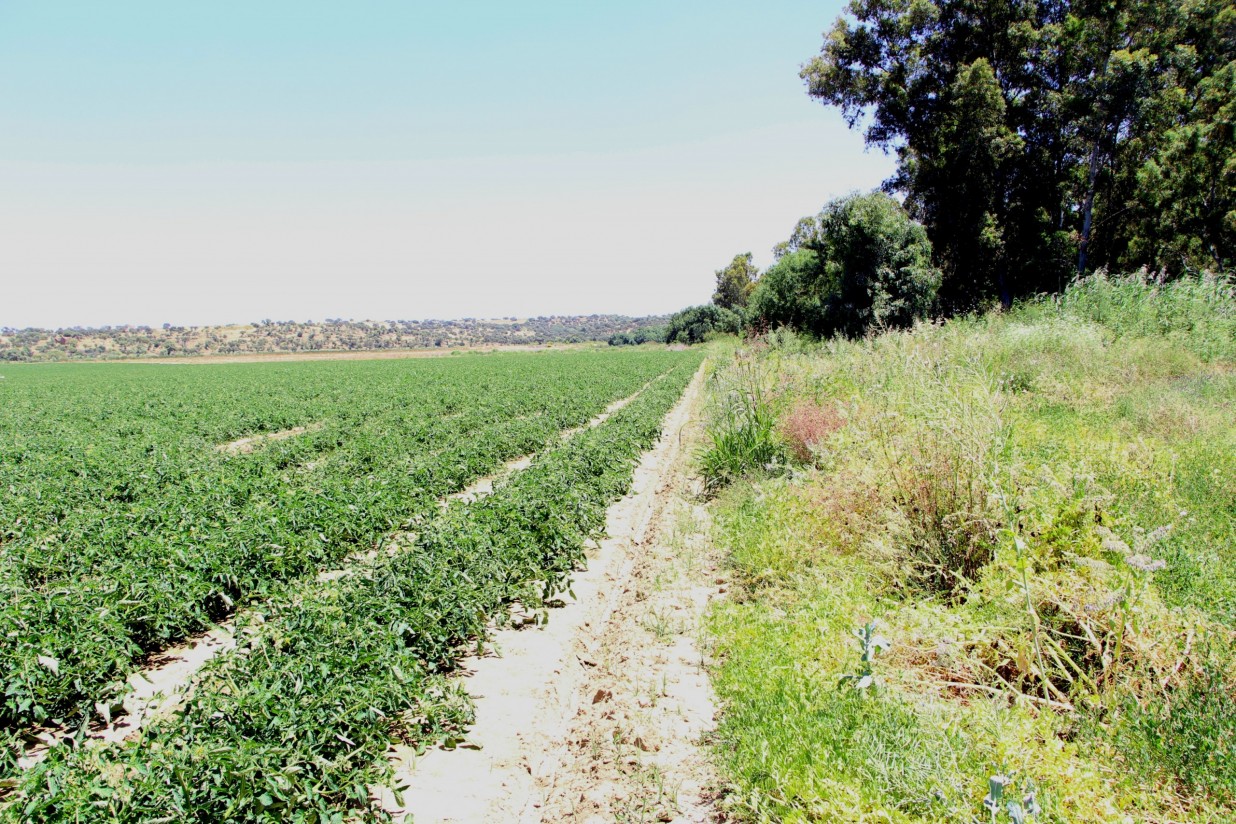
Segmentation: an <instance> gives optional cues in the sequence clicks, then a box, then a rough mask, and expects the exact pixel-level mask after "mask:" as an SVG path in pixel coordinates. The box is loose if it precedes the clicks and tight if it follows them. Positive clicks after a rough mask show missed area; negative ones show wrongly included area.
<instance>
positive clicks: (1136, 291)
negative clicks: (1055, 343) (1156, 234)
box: [1022, 270, 1236, 360]
mask: <svg viewBox="0 0 1236 824" xmlns="http://www.w3.org/2000/svg"><path fill="white" fill-rule="evenodd" d="M1048 307H1050V308H1052V309H1055V310H1056V311H1058V312H1060V313H1061V314H1063V315H1066V316H1069V317H1073V318H1078V319H1082V320H1088V321H1091V322H1093V323H1096V324H1099V325H1101V326H1103V327H1105V328H1107V329H1109V330H1111V331H1112V332H1113V333H1115V334H1116V335H1119V336H1124V337H1147V338H1167V339H1168V340H1169V341H1172V342H1173V343H1175V344H1177V345H1180V346H1182V347H1184V348H1186V349H1188V350H1190V351H1192V352H1195V353H1196V354H1198V355H1199V356H1201V357H1202V358H1204V359H1206V360H1214V359H1216V358H1223V359H1227V360H1231V359H1233V358H1236V284H1233V282H1232V280H1231V278H1230V277H1228V276H1224V275H1214V274H1202V275H1198V276H1186V277H1182V278H1178V279H1175V280H1168V281H1165V280H1164V279H1163V278H1162V277H1161V276H1156V275H1153V274H1150V273H1148V272H1146V271H1145V270H1142V271H1140V272H1136V273H1134V274H1131V275H1119V276H1114V275H1107V274H1106V273H1099V274H1095V275H1092V276H1090V277H1088V278H1085V279H1083V280H1080V281H1078V282H1076V283H1073V284H1072V285H1070V286H1069V287H1068V288H1067V289H1065V291H1064V293H1063V294H1061V295H1060V296H1058V297H1056V298H1050V299H1048V298H1044V299H1042V300H1040V301H1038V302H1036V303H1032V304H1028V305H1027V306H1025V307H1023V310H1022V311H1023V314H1024V315H1026V316H1034V315H1041V314H1042V313H1043V312H1044V311H1045V310H1047V309H1048Z"/></svg>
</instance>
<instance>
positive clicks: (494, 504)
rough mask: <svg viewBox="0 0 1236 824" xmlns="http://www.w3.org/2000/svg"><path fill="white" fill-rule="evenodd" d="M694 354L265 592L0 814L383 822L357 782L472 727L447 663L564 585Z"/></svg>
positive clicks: (65, 751)
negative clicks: (175, 695) (140, 708)
mask: <svg viewBox="0 0 1236 824" xmlns="http://www.w3.org/2000/svg"><path fill="white" fill-rule="evenodd" d="M697 365H698V360H697V359H696V358H683V359H681V360H680V361H679V363H678V364H677V365H676V366H675V367H674V368H673V370H672V371H671V372H669V373H668V374H667V375H666V377H665V378H664V379H662V380H659V381H657V382H655V383H653V384H652V385H650V386H649V387H648V388H647V389H646V390H645V391H644V392H643V393H642V394H640V395H639V396H638V397H637V398H636V399H634V400H633V401H632V402H631V403H630V404H628V405H626V406H625V407H624V408H622V409H621V410H618V411H616V412H615V413H614V414H613V415H612V416H610V417H609V418H608V419H607V420H606V421H604V423H602V424H600V425H598V426H596V427H595V428H591V429H585V430H583V431H580V432H578V433H577V434H576V435H575V436H574V437H572V438H570V439H569V440H568V441H566V442H565V443H562V444H560V445H558V446H556V447H555V448H553V449H550V450H547V451H545V452H543V453H541V454H540V455H538V456H537V457H536V459H534V460H533V461H532V463H531V465H530V466H529V467H528V468H527V469H525V470H523V471H520V472H517V473H515V474H513V475H511V476H510V477H508V478H506V479H502V480H500V481H498V482H497V483H496V485H495V489H494V491H493V493H492V494H490V495H488V496H486V497H484V498H481V499H479V500H458V501H455V502H453V503H452V504H451V506H449V507H448V508H447V510H446V511H445V512H442V513H440V514H438V515H437V516H435V517H433V518H432V519H430V520H429V521H427V522H426V523H425V524H424V526H423V528H421V529H419V530H418V533H417V535H416V536H415V541H414V542H413V543H412V545H411V546H409V547H407V548H406V549H404V550H403V551H400V552H398V553H397V554H395V555H391V556H388V555H385V554H381V555H379V557H377V558H375V559H373V560H372V561H371V562H368V563H366V564H365V565H364V568H363V569H362V570H359V571H358V573H357V574H353V575H349V576H347V577H345V578H342V579H339V580H335V581H329V582H325V583H317V582H307V583H305V584H303V585H301V586H298V587H292V588H290V589H289V591H288V592H287V593H285V594H281V595H279V596H278V597H276V598H274V599H272V600H271V602H270V603H269V604H267V606H266V608H265V610H264V613H263V615H262V620H260V621H258V620H254V621H252V622H251V623H250V624H249V625H247V626H246V627H244V628H243V629H244V635H243V642H242V643H241V645H240V646H238V647H237V648H236V649H235V650H233V651H231V652H229V653H227V654H226V655H222V656H220V657H219V658H217V659H216V660H215V661H213V662H212V663H211V664H210V665H209V666H208V667H207V668H206V670H205V671H204V672H203V675H202V679H201V681H200V683H199V684H198V685H197V687H196V688H195V689H194V690H193V692H192V694H191V695H190V696H189V697H188V699H187V700H186V701H185V703H184V705H183V707H182V711H181V712H179V713H177V714H175V715H172V716H169V717H166V718H160V719H158V720H156V721H155V722H153V723H152V724H151V725H149V726H148V727H147V728H146V729H144V730H143V731H142V733H141V734H140V735H139V736H138V738H137V739H136V740H134V741H130V742H126V743H124V744H122V745H118V746H101V747H90V748H79V749H76V750H74V749H70V748H68V747H57V748H55V749H54V750H53V751H52V752H51V753H50V754H49V757H48V758H47V760H46V761H44V762H43V763H42V764H39V765H37V766H35V767H34V768H33V769H32V770H30V771H29V772H28V773H27V774H26V775H24V776H23V778H22V787H21V792H20V794H19V796H18V797H16V798H15V800H13V801H12V802H11V803H9V804H8V805H7V806H6V807H5V808H4V809H3V811H2V812H0V818H2V819H4V820H13V821H18V820H21V821H51V820H79V821H96V820H97V821H104V820H106V821H137V820H152V819H164V820H177V821H217V820H230V821H286V820H294V819H295V820H305V821H341V820H343V818H344V816H347V817H348V819H349V820H382V819H383V818H384V816H385V814H384V813H382V812H381V810H380V809H379V808H378V807H377V806H376V802H375V800H374V799H373V798H372V797H371V792H370V787H371V786H375V785H381V784H384V783H386V782H387V781H388V780H389V779H390V777H391V767H390V764H389V762H388V760H387V751H388V749H389V747H390V746H391V744H392V742H394V741H404V742H408V743H412V744H413V745H415V746H426V745H428V744H430V743H432V742H434V741H438V740H442V739H444V738H450V737H454V736H457V735H458V734H459V730H460V729H461V728H462V727H463V726H465V725H466V724H467V723H468V721H469V715H470V709H469V703H468V699H467V697H466V695H465V694H464V693H463V692H462V690H461V689H460V688H459V686H458V685H457V684H456V683H454V681H453V680H452V679H450V678H448V677H446V674H447V673H449V672H450V670H451V669H452V667H453V666H454V662H455V661H456V660H457V658H458V656H459V655H460V654H461V652H462V651H463V650H464V649H465V647H467V646H471V645H475V644H476V643H478V638H480V637H482V636H483V635H484V633H485V631H486V627H487V625H488V623H489V622H490V621H491V620H492V619H498V620H501V619H502V617H503V616H504V615H505V614H507V610H508V609H509V605H510V604H511V603H512V602H520V603H521V604H522V605H523V606H524V607H526V608H528V609H532V610H536V609H541V608H543V607H544V605H545V604H546V601H547V599H550V598H552V597H553V596H554V594H555V593H558V592H562V591H565V590H566V589H567V588H568V587H569V581H570V576H571V573H572V571H573V570H574V569H575V568H576V567H577V565H578V564H579V562H580V561H581V560H582V557H583V547H584V543H585V541H586V540H587V539H588V538H590V537H592V536H594V535H595V534H596V533H597V532H598V530H600V529H601V528H602V527H603V524H604V517H605V511H606V507H607V506H608V504H609V503H610V502H611V501H612V500H615V499H616V498H618V497H620V496H621V495H622V494H623V493H624V492H625V490H626V488H627V487H628V485H629V483H630V479H631V469H632V465H633V462H634V460H635V459H636V458H637V457H638V455H639V454H640V453H641V452H642V451H643V450H644V449H646V448H648V447H649V446H650V445H651V444H652V443H653V442H654V441H655V439H656V437H657V436H658V434H659V431H660V427H661V421H662V418H663V416H664V414H665V412H666V411H667V410H668V409H669V408H670V407H671V406H672V405H673V404H674V402H675V400H676V399H677V398H678V396H679V395H680V394H681V392H682V390H683V388H684V387H685V385H686V384H687V382H688V380H689V379H690V377H691V375H692V373H693V372H694V370H695V367H696V366H697Z"/></svg>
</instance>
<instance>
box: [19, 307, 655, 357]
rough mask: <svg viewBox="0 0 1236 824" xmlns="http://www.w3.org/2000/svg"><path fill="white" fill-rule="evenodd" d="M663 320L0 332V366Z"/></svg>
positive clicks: (452, 338)
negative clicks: (19, 363)
mask: <svg viewBox="0 0 1236 824" xmlns="http://www.w3.org/2000/svg"><path fill="white" fill-rule="evenodd" d="M666 321H667V317H666V316H663V315H652V316H647V317H627V316H625V315H553V316H547V317H536V318H527V319H520V318H500V319H495V320H478V319H476V318H464V319H462V320H419V321H418V320H398V321H353V320H341V319H331V318H328V319H327V320H325V321H322V322H314V321H305V322H304V323H299V322H297V321H274V320H263V321H260V322H258V323H251V324H245V325H239V326H172V325H171V324H164V325H163V326H162V327H150V326H103V327H98V328H87V327H80V326H75V327H72V328H66V329H55V330H51V329H11V328H7V327H6V328H3V329H0V361H10V362H13V361H55V360H95V359H109V358H144V357H183V356H194V355H238V354H258V353H271V352H289V353H294V352H336V351H344V352H346V351H368V350H382V349H425V348H438V347H442V348H450V349H454V348H463V347H469V346H492V345H510V344H524V345H527V344H546V343H582V342H585V341H608V340H610V339H611V338H614V337H615V336H621V337H623V338H624V339H629V340H634V339H636V338H639V339H641V340H643V339H662V340H663V339H664V332H663V331H662V330H663V327H664V326H665V323H666Z"/></svg>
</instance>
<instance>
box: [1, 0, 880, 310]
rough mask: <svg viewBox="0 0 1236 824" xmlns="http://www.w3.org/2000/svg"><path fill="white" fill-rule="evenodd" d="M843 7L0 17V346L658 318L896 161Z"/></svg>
mask: <svg viewBox="0 0 1236 824" xmlns="http://www.w3.org/2000/svg"><path fill="white" fill-rule="evenodd" d="M840 8H841V6H840V3H836V2H834V3H825V4H813V3H806V2H792V3H786V4H781V5H779V6H778V7H776V8H770V9H764V8H761V9H759V10H755V9H752V8H751V7H749V6H746V5H744V4H737V3H731V4H709V5H704V4H702V3H694V4H689V5H678V6H674V7H663V6H662V5H659V4H653V3H647V2H642V3H633V4H628V5H626V6H623V7H622V8H602V7H591V6H588V7H584V6H578V5H576V4H570V3H549V2H541V3H537V4H535V5H531V6H527V7H523V8H518V9H516V8H512V7H509V6H507V5H504V4H498V3H488V2H487V3H465V4H453V5H452V6H451V7H449V8H439V7H436V6H430V5H428V4H422V3H411V4H403V3H394V2H376V1H375V2H363V3H358V4H350V5H349V6H348V7H347V8H346V9H344V8H341V7H338V6H336V5H334V4H329V3H312V2H309V3H290V2H286V0H279V2H271V3H268V4H263V5H262V6H261V7H252V6H250V5H247V4H242V3H237V2H223V3H218V4H212V5H211V6H209V7H176V8H173V7H169V6H167V5H166V4H160V3H156V2H153V1H152V0H143V2H131V1H126V2H120V3H115V4H107V5H106V6H104V5H102V4H91V3H87V2H84V1H83V0H77V2H39V3H36V2H30V1H29V0H17V2H10V3H7V4H5V5H4V6H3V7H0V71H2V72H3V73H4V75H5V76H8V77H20V78H21V79H22V82H21V83H20V84H17V83H14V84H10V85H7V86H3V87H0V157H2V158H4V160H3V161H0V279H2V281H3V282H2V284H0V285H2V286H3V293H2V294H3V298H0V326H7V327H15V328H25V327H40V328H67V327H73V326H90V327H99V326H105V325H110V326H120V325H145V326H159V325H162V324H163V323H171V324H173V325H176V326H202V325H223V324H233V323H251V322H255V321H258V320H260V319H262V318H324V317H349V318H357V319H362V318H363V319H369V320H379V319H402V320H412V319H458V318H464V317H473V318H500V317H509V316H517V317H530V316H539V315H567V314H570V315H580V314H582V315H588V314H623V315H632V316H640V315H649V314H666V313H669V312H673V311H675V310H677V309H680V308H683V307H684V306H687V305H691V304H697V303H702V302H705V301H707V300H708V297H709V295H710V294H711V291H712V286H713V271H714V270H716V269H719V268H721V267H722V266H724V265H725V264H726V263H728V262H729V260H730V258H731V257H732V256H733V255H734V254H736V253H739V252H747V251H750V252H753V253H754V254H755V256H756V260H757V262H758V263H760V264H761V265H765V264H767V263H768V262H770V260H771V252H770V250H771V247H772V246H773V245H774V244H775V243H777V242H778V241H779V240H783V239H784V238H785V237H786V236H788V234H789V232H790V231H791V229H792V228H793V226H794V223H795V222H796V221H797V219H798V218H799V217H801V216H803V215H806V214H810V213H814V212H815V211H817V210H818V209H819V208H820V207H821V206H822V205H823V204H824V202H826V201H827V200H828V199H830V198H831V197H835V196H837V195H840V194H844V193H846V192H848V191H851V190H855V189H869V188H872V187H873V186H876V185H878V184H879V183H880V182H881V181H882V180H883V179H884V178H885V177H887V176H888V175H889V174H890V172H891V170H892V167H893V164H892V160H891V159H890V158H887V157H885V156H883V155H881V154H878V153H867V152H864V151H863V147H862V141H861V136H860V135H859V134H857V133H855V132H853V131H850V130H849V129H847V127H846V126H845V124H844V122H843V120H842V119H841V116H840V115H839V114H838V113H836V112H833V111H830V110H827V109H825V108H824V107H822V106H820V105H819V104H817V103H815V102H813V101H811V100H810V99H808V97H807V96H806V94H805V93H804V91H803V87H802V83H801V82H800V81H799V80H798V78H797V71H798V67H799V65H800V64H801V63H802V62H803V61H805V60H807V59H809V58H810V57H811V56H812V55H813V54H815V53H816V52H817V51H818V49H819V46H820V43H821V42H822V40H821V38H822V35H821V32H822V31H824V30H825V29H826V28H827V27H828V26H829V25H830V24H831V22H832V20H833V19H834V18H835V17H836V16H837V14H838V13H839V12H840Z"/></svg>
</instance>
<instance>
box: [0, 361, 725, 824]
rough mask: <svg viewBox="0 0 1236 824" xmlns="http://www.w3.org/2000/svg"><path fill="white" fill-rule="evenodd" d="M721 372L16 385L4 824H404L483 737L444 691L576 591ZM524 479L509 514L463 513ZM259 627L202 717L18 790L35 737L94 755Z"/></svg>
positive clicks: (222, 369)
mask: <svg viewBox="0 0 1236 824" xmlns="http://www.w3.org/2000/svg"><path fill="white" fill-rule="evenodd" d="M699 361H700V356H699V355H698V354H696V353H692V352H669V351H625V352H596V353H586V352H576V353H563V354H553V353H544V354H533V355H515V354H511V355H492V356H478V357H464V358H443V359H433V360H420V361H375V362H325V363H322V362H318V363H283V364H245V365H198V366H176V367H169V366H155V365H100V366H88V365H39V366H34V365H30V366H10V367H8V368H6V369H5V370H4V371H3V375H4V378H3V380H0V489H3V490H4V494H3V496H0V591H2V594H3V598H2V601H0V603H2V604H3V606H2V607H0V686H2V687H3V695H2V696H0V733H2V734H3V736H4V749H3V758H2V759H0V779H3V780H4V781H5V787H6V789H7V791H8V792H9V797H8V798H5V799H3V800H0V805H3V806H2V807H0V818H8V819H12V820H152V819H162V820H167V821H172V820H177V821H179V820H201V821H207V820H210V821H216V820H305V821H326V820H342V819H343V817H344V816H345V815H346V816H348V817H349V818H354V819H365V818H372V817H380V814H379V812H378V811H376V810H375V809H373V808H372V804H371V801H370V790H369V788H370V786H371V785H373V784H375V783H379V782H381V781H383V780H384V779H385V778H386V777H387V776H388V767H387V764H386V758H385V752H386V749H387V747H388V746H389V745H390V744H391V743H392V742H393V741H396V740H404V741H411V742H414V743H427V742H430V741H433V740H435V739H438V740H440V739H442V738H448V737H450V736H451V735H452V734H454V733H455V732H456V731H457V730H458V729H459V728H460V725H461V723H462V722H464V721H465V720H466V717H467V713H468V706H467V701H466V699H465V698H464V697H463V696H462V693H460V692H459V691H458V690H457V688H456V687H454V686H452V685H451V684H450V683H449V682H448V681H446V680H445V679H444V678H443V676H442V673H444V672H446V671H448V670H449V669H450V668H451V666H452V664H453V662H454V660H455V659H456V657H457V656H458V655H459V653H460V651H461V649H463V648H464V646H465V645H466V644H469V643H473V642H474V641H475V639H477V638H478V637H480V636H481V635H482V634H483V632H484V628H485V626H486V624H487V622H488V621H490V620H492V619H493V618H495V617H500V616H501V615H502V614H503V612H504V608H505V605H506V604H509V603H510V602H512V601H514V600H518V601H520V602H522V603H523V604H524V605H525V606H529V607H532V608H537V607H539V606H541V605H542V604H543V603H544V601H545V599H547V598H549V597H551V596H552V595H553V594H554V593H556V592H559V591H562V590H563V589H564V588H565V587H566V586H567V585H568V576H569V574H570V573H571V571H572V570H573V569H574V568H575V567H576V566H577V565H578V563H579V561H580V559H581V558H582V552H583V546H584V542H585V541H586V540H587V539H588V538H589V537H590V536H592V535H594V534H596V533H597V531H598V530H599V529H600V527H601V526H603V523H604V512H605V508H606V506H607V505H608V504H609V503H610V502H611V501H612V500H614V499H616V498H617V497H619V496H621V494H622V493H623V492H624V491H625V489H626V488H627V486H628V484H629V482H630V469H631V463H632V461H633V459H634V458H635V457H637V456H638V455H639V453H640V452H641V451H642V450H643V449H646V448H647V447H648V446H650V445H651V444H652V442H653V441H654V440H655V438H656V436H657V434H658V432H659V429H660V423H661V419H662V417H663V416H664V414H665V413H666V412H667V411H668V409H669V408H670V407H671V406H672V405H673V403H674V402H675V400H676V399H677V398H678V397H679V396H680V395H681V392H682V390H683V388H684V387H685V385H686V384H687V382H688V381H689V380H690V378H691V375H692V374H693V373H694V372H695V370H696V367H697V366H698V365H699ZM633 395H634V396H635V398H634V400H633V401H632V402H631V403H629V404H628V405H626V406H625V407H623V408H622V409H620V410H619V411H617V412H616V413H615V414H613V415H612V416H611V417H609V418H608V419H607V420H606V421H605V422H604V423H602V424H601V425H599V426H597V427H595V428H590V429H584V430H582V431H579V432H577V433H575V434H574V435H573V436H571V437H569V438H567V439H565V440H563V439H562V438H561V437H560V433H562V432H563V431H564V430H567V429H570V428H573V427H578V426H580V425H581V424H584V423H586V422H587V421H589V420H590V419H592V418H593V417H594V416H596V415H597V414H598V413H599V412H601V411H602V410H604V409H605V408H606V407H607V406H608V405H610V404H611V403H612V402H614V401H616V400H619V399H623V398H628V397H630V396H633ZM275 433H280V435H281V436H280V437H278V438H275V437H270V438H264V439H263V438H261V437H260V436H262V435H263V434H268V435H269V434H275ZM284 435H287V436H286V437H284ZM242 438H247V439H250V440H249V441H248V442H247V444H246V445H245V446H243V447H239V446H235V445H234V446H233V447H232V448H228V447H227V445H228V444H229V443H232V444H235V442H236V441H238V440H240V439H242ZM525 454H534V455H535V456H536V457H535V459H534V461H533V463H532V465H531V466H530V467H529V468H528V469H526V470H523V471H521V472H518V473H516V474H514V475H513V476H511V477H510V478H509V479H508V480H506V481H504V482H501V483H499V485H498V487H497V489H496V490H495V492H494V494H492V495H490V496H488V497H485V498H482V499H481V500H479V501H471V502H469V501H455V502H452V503H451V505H450V506H447V507H445V508H443V507H441V506H440V503H439V502H440V501H441V500H442V499H443V498H444V497H445V496H447V495H449V494H450V493H452V492H455V491H458V490H460V489H463V488H464V487H466V486H467V485H468V484H469V483H470V482H471V481H473V480H475V479H477V478H479V477H481V476H484V475H486V474H489V473H492V472H494V471H496V470H498V469H499V468H500V467H501V466H502V464H503V463H504V462H505V461H507V460H510V459H512V458H514V457H518V456H521V455H525ZM377 547H381V548H383V549H388V550H390V551H384V552H379V553H371V554H370V555H369V556H367V558H366V559H364V560H356V556H357V555H358V553H363V552H365V551H366V550H370V549H373V548H377ZM349 559H351V560H349ZM345 563H350V564H352V565H353V566H355V567H356V568H357V569H356V570H354V574H351V575H348V576H346V577H342V578H340V579H338V580H333V581H321V580H319V578H318V575H317V573H319V572H321V571H325V570H330V569H332V568H335V567H337V566H340V565H342V564H345ZM242 607H245V608H246V609H244V610H242V609H241V608H242ZM234 614H239V617H240V623H241V624H242V625H244V628H245V630H246V631H245V632H244V633H243V640H242V642H241V644H240V646H239V647H238V648H237V649H236V650H233V651H230V652H228V653H226V654H224V655H221V656H219V658H217V659H215V660H214V661H212V662H211V663H210V664H209V665H208V666H207V668H206V671H205V672H204V674H202V675H201V678H200V682H199V683H198V684H197V686H196V688H195V689H194V691H193V693H192V695H191V696H190V698H189V699H188V700H187V702H186V704H185V705H184V706H183V707H182V710H181V711H180V712H178V713H177V714H175V715H173V716H171V717H167V718H163V719H161V720H160V721H158V722H157V723H154V724H152V725H150V726H148V727H146V728H145V729H143V730H142V731H141V733H140V735H137V736H135V737H133V739H132V740H130V741H129V742H126V743H125V744H124V745H121V746H89V747H85V746H82V747H75V746H72V745H71V742H70V744H66V745H64V746H59V747H55V748H53V750H52V752H51V753H50V755H49V757H48V758H47V759H46V760H45V761H43V762H42V763H40V764H39V765H37V766H36V767H34V768H31V769H28V770H25V771H21V770H18V769H17V768H16V760H17V756H18V755H19V753H20V752H21V751H22V743H21V742H22V740H23V736H24V735H26V734H27V733H28V732H29V731H30V729H32V728H33V727H35V726H37V725H53V726H67V727H69V728H75V729H80V728H83V727H85V726H86V725H88V724H90V723H91V722H92V721H95V720H97V715H98V712H99V706H100V705H101V706H106V705H108V704H109V702H113V701H114V699H115V698H116V696H117V694H118V690H119V689H120V685H121V684H123V682H124V679H125V677H126V676H127V675H128V674H129V673H131V672H132V671H134V670H135V669H136V668H138V667H139V666H140V664H141V662H142V661H143V659H144V658H146V657H147V656H149V655H150V654H151V653H154V652H157V651H159V650H160V649H163V648H165V647H167V646H168V645H169V644H171V643H174V642H176V641H178V640H181V639H184V638H186V637H189V636H191V635H192V634H193V633H196V632H199V631H202V630H204V629H206V628H208V627H210V626H211V625H212V624H213V623H214V622H216V621H218V620H220V619H223V618H225V617H228V616H231V615H234ZM3 791H4V790H0V792H3Z"/></svg>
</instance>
